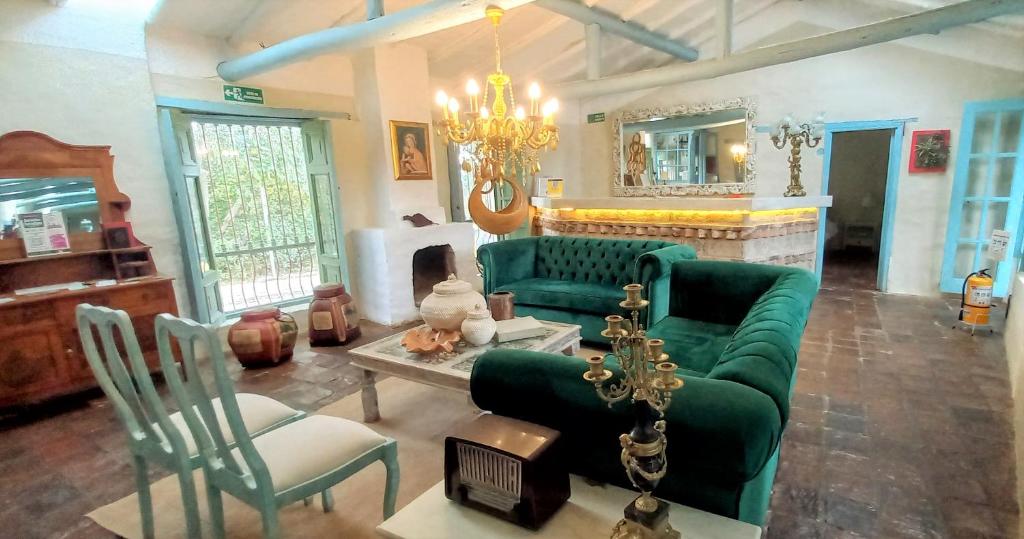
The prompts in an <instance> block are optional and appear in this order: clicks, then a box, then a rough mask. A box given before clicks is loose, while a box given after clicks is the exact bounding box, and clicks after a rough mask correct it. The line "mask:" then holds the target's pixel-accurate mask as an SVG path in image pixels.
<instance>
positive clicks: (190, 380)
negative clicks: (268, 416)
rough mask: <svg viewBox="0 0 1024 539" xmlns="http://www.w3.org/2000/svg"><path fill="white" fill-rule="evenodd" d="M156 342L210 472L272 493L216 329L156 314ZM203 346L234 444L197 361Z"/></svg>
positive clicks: (223, 480) (230, 483) (232, 482)
mask: <svg viewBox="0 0 1024 539" xmlns="http://www.w3.org/2000/svg"><path fill="white" fill-rule="evenodd" d="M172 339H173V340H172ZM156 341H157V349H158V350H159V353H160V365H161V366H162V367H163V370H164V379H165V380H166V381H167V385H168V387H170V389H171V394H172V395H173V396H174V400H175V401H177V403H178V406H179V407H180V409H181V415H182V417H183V418H184V419H185V424H186V425H188V429H189V431H190V432H191V433H192V437H193V438H194V439H195V442H196V447H198V449H199V454H200V456H201V458H202V461H203V466H204V468H205V470H206V472H207V474H210V475H212V476H214V480H216V481H218V482H219V483H220V486H221V487H222V488H223V486H224V485H225V484H227V486H228V487H230V488H234V489H246V490H250V491H255V490H259V489H261V488H269V489H270V492H273V483H272V481H271V479H270V472H269V471H268V470H267V465H266V463H265V462H264V461H263V458H262V457H260V454H259V452H257V451H256V448H255V447H254V446H253V444H252V437H250V436H249V431H248V430H247V429H246V428H245V423H244V422H243V421H242V414H241V411H240V410H239V408H238V400H237V399H236V398H235V388H234V384H233V383H232V381H231V376H230V375H229V374H228V371H227V368H226V366H225V363H224V351H223V350H222V349H221V346H220V339H219V338H218V337H217V334H216V332H215V331H214V330H213V329H212V328H210V327H208V326H204V325H202V324H200V323H198V322H195V321H193V320H188V319H184V318H178V317H176V316H171V315H169V314H161V315H158V316H157V317H156ZM175 342H176V343H177V345H178V348H179V351H180V353H181V363H180V365H179V364H178V363H177V362H176V358H175V355H174V343H175ZM199 351H205V352H206V353H207V354H208V358H209V363H210V370H212V371H213V385H214V386H215V387H216V389H217V393H218V394H219V395H218V396H219V397H220V404H221V408H222V409H223V414H224V420H225V421H226V422H227V426H228V428H229V429H230V431H231V434H232V436H233V439H234V446H232V445H229V444H228V443H227V441H226V440H227V438H226V437H225V436H224V430H223V429H222V427H221V421H220V418H219V417H218V415H217V413H216V410H215V408H214V406H213V402H212V399H213V396H212V394H211V392H210V391H209V389H208V388H207V386H206V383H205V382H204V380H203V377H202V373H201V371H200V369H199V364H198V362H197V352H199ZM233 447H237V448H238V454H239V455H240V456H241V460H239V459H238V458H237V457H236V454H235V453H233V452H232V449H233Z"/></svg>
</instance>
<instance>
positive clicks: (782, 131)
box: [772, 114, 825, 197]
mask: <svg viewBox="0 0 1024 539" xmlns="http://www.w3.org/2000/svg"><path fill="white" fill-rule="evenodd" d="M824 129H825V120H824V118H823V116H822V115H820V114H819V115H818V117H816V118H815V119H814V121H813V122H811V123H809V124H808V123H804V124H799V125H798V124H797V123H796V122H794V121H793V118H792V117H790V116H786V117H785V118H783V119H782V121H781V122H779V126H778V130H777V131H776V132H775V133H772V144H774V145H775V147H776V148H778V149H780V150H781V149H783V148H785V147H786V142H789V147H790V150H789V158H788V159H787V161H789V186H788V187H787V188H786V192H785V193H784V195H783V196H787V197H802V196H807V191H805V190H804V186H803V184H801V183H800V146H801V145H803V146H807V147H808V148H814V147H816V146H817V145H818V144H819V143H820V142H821V136H822V134H823V131H824Z"/></svg>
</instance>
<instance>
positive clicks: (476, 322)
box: [462, 305, 498, 346]
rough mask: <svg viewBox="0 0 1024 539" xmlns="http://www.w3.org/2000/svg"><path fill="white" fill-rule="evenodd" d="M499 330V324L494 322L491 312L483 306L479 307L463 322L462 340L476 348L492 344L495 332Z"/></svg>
mask: <svg viewBox="0 0 1024 539" xmlns="http://www.w3.org/2000/svg"><path fill="white" fill-rule="evenodd" d="M497 330H498V323H497V322H495V321H494V318H492V317H491V312H490V311H488V310H487V309H485V308H484V306H483V305H477V306H476V307H475V308H474V309H473V310H471V311H469V312H468V313H466V319H465V320H463V321H462V338H463V339H466V342H468V343H469V344H473V345H476V346H480V345H483V344H487V343H489V342H491V338H492V337H494V332H495V331H497Z"/></svg>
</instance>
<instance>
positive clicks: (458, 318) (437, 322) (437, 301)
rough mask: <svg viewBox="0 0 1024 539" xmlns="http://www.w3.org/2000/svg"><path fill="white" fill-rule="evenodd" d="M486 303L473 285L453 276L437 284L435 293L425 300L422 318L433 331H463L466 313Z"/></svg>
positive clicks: (421, 311) (421, 308)
mask: <svg viewBox="0 0 1024 539" xmlns="http://www.w3.org/2000/svg"><path fill="white" fill-rule="evenodd" d="M484 303H485V302H484V297H483V295H481V294H480V293H479V292H477V291H476V290H473V285H471V284H469V283H467V282H466V281H462V280H460V279H459V278H457V277H456V276H455V274H452V275H449V276H448V279H447V280H445V281H441V282H439V283H437V284H435V285H434V292H433V293H432V294H430V295H429V296H427V297H425V298H423V302H422V303H420V316H421V317H423V321H424V322H426V323H427V325H428V326H430V327H431V328H433V329H436V330H442V329H454V330H461V328H462V321H463V320H465V319H466V313H468V312H469V311H472V310H473V309H475V308H476V306H477V305H483V304H484Z"/></svg>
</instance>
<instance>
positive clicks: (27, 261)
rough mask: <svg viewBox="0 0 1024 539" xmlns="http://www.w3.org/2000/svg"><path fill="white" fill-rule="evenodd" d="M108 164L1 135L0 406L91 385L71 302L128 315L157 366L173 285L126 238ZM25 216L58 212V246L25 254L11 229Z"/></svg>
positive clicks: (100, 155) (103, 157) (59, 146)
mask: <svg viewBox="0 0 1024 539" xmlns="http://www.w3.org/2000/svg"><path fill="white" fill-rule="evenodd" d="M113 159H114V158H113V156H112V155H111V154H110V147H109V146H73V145H69V144H64V143H62V142H59V141H57V140H54V139H52V138H50V137H48V136H46V135H43V134H41V133H35V132H30V131H16V132H11V133H8V134H6V135H3V136H0V221H2V222H0V408H8V407H10V406H12V405H18V404H26V403H32V402H37V401H40V400H44V399H47V398H50V397H55V396H58V395H66V394H70V393H74V392H77V391H81V390H83V389H87V388H90V387H94V386H95V385H96V382H95V380H94V378H93V376H92V372H91V371H90V370H89V365H88V363H87V362H86V360H85V356H84V354H83V353H82V347H81V344H80V340H79V338H78V329H77V324H76V323H75V307H76V306H77V305H78V304H79V303H91V304H93V305H104V306H107V307H110V308H114V309H123V310H124V311H126V312H128V314H129V315H130V316H131V318H132V322H133V324H134V326H135V331H136V334H137V336H138V338H139V342H140V345H141V346H142V349H143V351H144V353H145V355H146V361H147V362H148V363H149V365H150V366H151V368H152V369H154V370H156V369H157V368H158V366H159V361H158V359H157V356H156V343H155V338H154V332H153V319H154V317H155V316H156V315H157V314H159V313H173V314H177V304H176V303H175V299H174V289H173V287H172V279H171V278H169V277H164V276H161V275H159V274H158V273H157V272H156V267H155V266H154V264H153V260H152V256H151V254H150V247H149V246H147V245H144V244H142V243H141V242H139V241H138V240H135V239H134V237H133V235H132V234H131V233H130V232H126V231H130V228H128V227H129V226H130V225H129V224H128V223H127V222H126V216H125V212H126V211H127V210H128V207H129V205H130V204H131V201H130V200H129V199H128V197H127V196H125V195H124V194H122V193H121V192H120V191H118V190H117V185H116V184H115V182H114V176H113ZM24 212H41V213H48V212H60V213H59V214H58V215H60V216H61V217H62V219H63V222H64V223H65V228H66V230H65V231H64V232H65V233H66V234H65V237H66V238H67V243H68V245H67V247H66V248H64V249H60V251H61V252H57V253H55V254H45V255H38V254H36V255H35V256H30V255H32V254H35V253H29V252H27V246H26V242H25V239H24V238H25V230H18V229H19V216H24V215H26V213H24ZM22 228H24V227H23V226H22ZM105 231H106V233H104V232H105ZM114 232H119V233H120V235H115V234H114Z"/></svg>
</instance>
